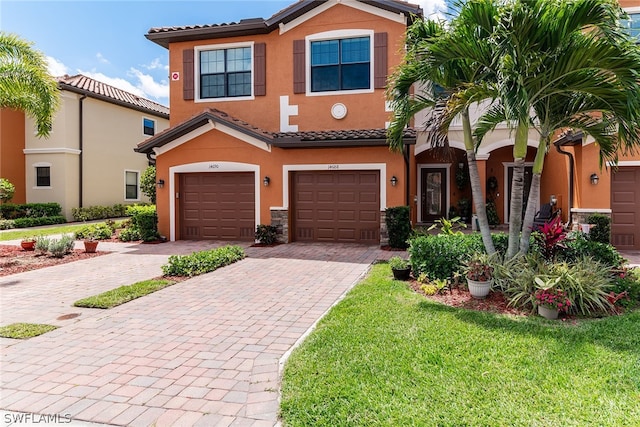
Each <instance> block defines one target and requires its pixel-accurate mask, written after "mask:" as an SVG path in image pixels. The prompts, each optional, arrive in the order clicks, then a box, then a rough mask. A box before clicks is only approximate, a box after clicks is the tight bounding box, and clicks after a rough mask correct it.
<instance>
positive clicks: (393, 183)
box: [391, 175, 398, 187]
mask: <svg viewBox="0 0 640 427" xmlns="http://www.w3.org/2000/svg"><path fill="white" fill-rule="evenodd" d="M396 184H398V178H396V176H395V175H394V176H392V177H391V186H392V187H395V186H396Z"/></svg>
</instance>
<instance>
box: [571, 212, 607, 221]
mask: <svg viewBox="0 0 640 427" xmlns="http://www.w3.org/2000/svg"><path fill="white" fill-rule="evenodd" d="M595 213H597V214H600V215H605V216H608V217H609V218H611V212H597V211H595V210H594V211H593V212H584V211H580V212H576V211H573V212H572V219H573V221H574V222H577V223H578V224H584V223H585V222H586V220H587V217H588V216H589V215H593V214H595Z"/></svg>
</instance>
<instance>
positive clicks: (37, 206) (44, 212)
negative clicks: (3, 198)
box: [0, 203, 66, 227]
mask: <svg viewBox="0 0 640 427" xmlns="http://www.w3.org/2000/svg"><path fill="white" fill-rule="evenodd" d="M61 215H62V207H61V206H60V205H59V204H58V203H24V204H21V205H17V204H14V203H4V204H1V205H0V217H2V218H5V219H17V218H42V217H57V216H61ZM65 222H66V221H65ZM52 224H55V223H52ZM42 225H47V224H42ZM16 227H22V226H19V225H16Z"/></svg>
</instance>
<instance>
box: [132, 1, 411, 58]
mask: <svg viewBox="0 0 640 427" xmlns="http://www.w3.org/2000/svg"><path fill="white" fill-rule="evenodd" d="M327 1H330V0H300V1H298V2H296V3H294V4H292V5H291V6H289V7H287V8H285V9H283V10H281V11H279V12H276V13H275V14H274V15H272V16H271V17H270V18H267V19H263V18H251V19H242V20H240V22H229V23H223V24H210V25H187V26H179V27H156V28H151V29H149V31H148V33H147V34H146V35H145V37H146V38H147V39H149V40H151V41H152V42H154V43H156V44H158V45H160V46H162V47H164V48H169V43H174V42H181V41H190V40H206V39H215V38H224V37H233V36H246V35H254V34H268V33H270V32H272V31H274V30H275V29H277V28H279V26H280V25H282V24H287V23H289V22H291V21H293V20H294V19H296V18H299V17H300V16H302V15H304V14H306V13H308V12H310V11H312V10H313V9H315V8H316V7H319V6H321V5H323V4H324V3H326V2H327ZM347 1H352V2H359V3H363V4H366V5H370V6H374V7H377V8H379V9H382V10H386V11H389V12H393V13H398V14H403V15H405V16H406V17H407V19H408V20H409V21H411V20H412V19H413V17H414V16H422V9H421V8H420V6H418V5H415V4H411V3H408V2H406V1H402V0H347Z"/></svg>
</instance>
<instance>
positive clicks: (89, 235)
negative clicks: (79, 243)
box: [75, 223, 113, 240]
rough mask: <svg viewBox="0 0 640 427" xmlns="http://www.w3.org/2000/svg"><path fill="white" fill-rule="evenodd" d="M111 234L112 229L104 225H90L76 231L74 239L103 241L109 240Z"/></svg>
mask: <svg viewBox="0 0 640 427" xmlns="http://www.w3.org/2000/svg"><path fill="white" fill-rule="evenodd" d="M112 234H113V229H112V228H111V227H109V225H107V224H106V223H99V224H91V225H87V226H85V227H82V228H81V229H80V230H78V231H76V234H75V237H76V239H78V240H83V239H91V240H105V239H110V238H111V235H112Z"/></svg>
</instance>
